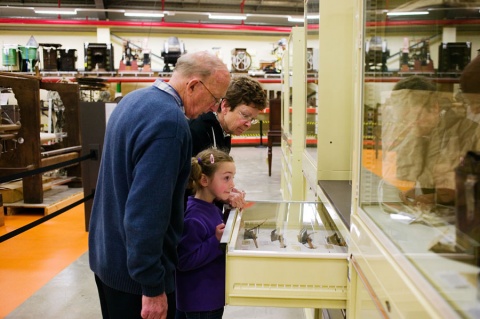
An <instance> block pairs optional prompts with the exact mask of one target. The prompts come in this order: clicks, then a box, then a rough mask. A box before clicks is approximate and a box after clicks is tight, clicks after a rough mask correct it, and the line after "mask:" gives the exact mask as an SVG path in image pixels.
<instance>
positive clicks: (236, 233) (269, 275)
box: [222, 201, 347, 309]
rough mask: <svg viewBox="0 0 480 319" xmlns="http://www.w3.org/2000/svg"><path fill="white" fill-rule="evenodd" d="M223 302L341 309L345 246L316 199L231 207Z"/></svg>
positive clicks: (225, 234)
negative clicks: (224, 300) (224, 297)
mask: <svg viewBox="0 0 480 319" xmlns="http://www.w3.org/2000/svg"><path fill="white" fill-rule="evenodd" d="M222 242H224V243H225V244H226V249H227V251H226V264H227V266H226V299H227V300H226V301H227V304H229V305H247V306H272V307H299V308H316V309H321V308H328V309H333V308H337V309H344V308H345V307H346V299H347V247H346V246H345V242H344V240H343V238H342V237H341V235H339V233H338V231H337V230H336V229H335V227H334V224H333V223H332V222H331V220H330V217H329V216H328V212H327V211H326V208H325V206H324V205H323V204H322V203H320V202H295V201H263V202H262V201H257V202H251V203H248V205H247V208H244V209H243V211H232V212H231V213H230V216H229V218H228V221H227V223H226V228H225V233H224V236H223V237H222Z"/></svg>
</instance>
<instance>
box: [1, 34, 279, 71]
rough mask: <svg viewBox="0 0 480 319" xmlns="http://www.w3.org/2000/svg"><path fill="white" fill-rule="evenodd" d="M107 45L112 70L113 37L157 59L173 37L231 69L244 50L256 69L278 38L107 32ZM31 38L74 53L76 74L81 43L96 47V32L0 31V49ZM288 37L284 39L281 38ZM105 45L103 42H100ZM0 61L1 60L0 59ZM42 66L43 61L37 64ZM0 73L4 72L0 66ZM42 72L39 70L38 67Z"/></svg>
mask: <svg viewBox="0 0 480 319" xmlns="http://www.w3.org/2000/svg"><path fill="white" fill-rule="evenodd" d="M111 33H112V35H111V36H110V40H111V43H112V44H113V47H114V61H115V62H114V66H115V69H118V67H119V65H120V60H121V58H122V53H123V42H122V40H120V39H118V38H117V37H115V36H113V34H114V35H116V36H118V37H120V38H122V39H124V40H129V41H130V42H132V43H133V44H136V45H139V46H141V45H142V43H143V42H144V40H145V39H146V40H147V44H148V48H150V49H151V53H152V54H155V55H157V56H159V57H160V56H161V53H162V51H163V48H164V43H165V41H166V40H167V39H168V38H169V37H170V36H177V37H178V38H179V40H180V41H182V42H184V44H185V50H186V51H187V52H196V51H201V50H209V51H213V50H214V48H219V49H218V52H219V53H220V56H221V57H222V59H223V60H224V62H225V63H226V64H227V65H228V66H229V67H230V66H231V53H232V50H234V49H235V48H246V49H247V52H248V53H249V54H250V55H251V56H252V68H257V67H259V63H260V61H262V60H269V61H271V60H273V59H274V56H273V55H272V54H271V51H272V50H273V49H274V47H275V46H276V44H277V42H278V40H280V39H281V38H282V37H280V36H278V35H268V34H266V35H256V34H254V35H252V34H250V35H242V34H240V33H239V34H238V35H237V34H228V35H225V34H224V35H218V34H178V35H177V34H175V32H174V31H169V32H168V34H167V33H165V34H162V33H155V34H149V33H148V31H146V32H145V34H141V33H125V32H111ZM32 35H33V36H34V37H35V40H36V41H37V43H58V44H61V45H62V49H76V50H77V56H78V58H77V63H76V67H77V69H78V70H79V71H83V70H84V64H83V61H84V43H86V42H89V43H98V41H97V33H96V32H82V31H69V32H68V33H67V32H54V31H45V30H42V31H38V32H34V31H10V30H2V31H1V35H0V45H1V47H2V49H3V46H4V44H18V45H26V43H27V42H28V40H29V39H30V36H32ZM285 37H288V36H285ZM101 43H105V42H101ZM1 58H2V59H3V56H2V57H1ZM151 60H152V69H153V70H154V71H161V70H162V69H163V65H164V63H163V60H161V59H158V58H155V57H152V58H151ZM41 62H43V61H41ZM0 69H3V70H6V69H7V68H6V67H3V64H1V66H0ZM40 70H42V66H41V67H40Z"/></svg>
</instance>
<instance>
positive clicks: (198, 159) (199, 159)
mask: <svg viewBox="0 0 480 319" xmlns="http://www.w3.org/2000/svg"><path fill="white" fill-rule="evenodd" d="M197 161H198V164H200V165H201V164H202V159H201V158H200V157H197Z"/></svg>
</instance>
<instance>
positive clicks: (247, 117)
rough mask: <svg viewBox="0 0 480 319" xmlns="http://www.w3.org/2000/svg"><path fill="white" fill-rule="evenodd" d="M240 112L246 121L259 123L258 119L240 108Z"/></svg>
mask: <svg viewBox="0 0 480 319" xmlns="http://www.w3.org/2000/svg"><path fill="white" fill-rule="evenodd" d="M238 114H240V116H241V117H242V120H243V121H245V122H250V124H252V125H254V124H257V123H258V120H257V119H256V118H253V117H251V116H248V115H246V114H245V113H243V112H242V111H240V110H238Z"/></svg>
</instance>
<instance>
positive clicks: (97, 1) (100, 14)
mask: <svg viewBox="0 0 480 319" xmlns="http://www.w3.org/2000/svg"><path fill="white" fill-rule="evenodd" d="M95 8H97V9H100V10H105V4H104V2H103V0H95ZM97 18H98V19H99V20H107V14H106V12H105V11H98V12H97Z"/></svg>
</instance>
